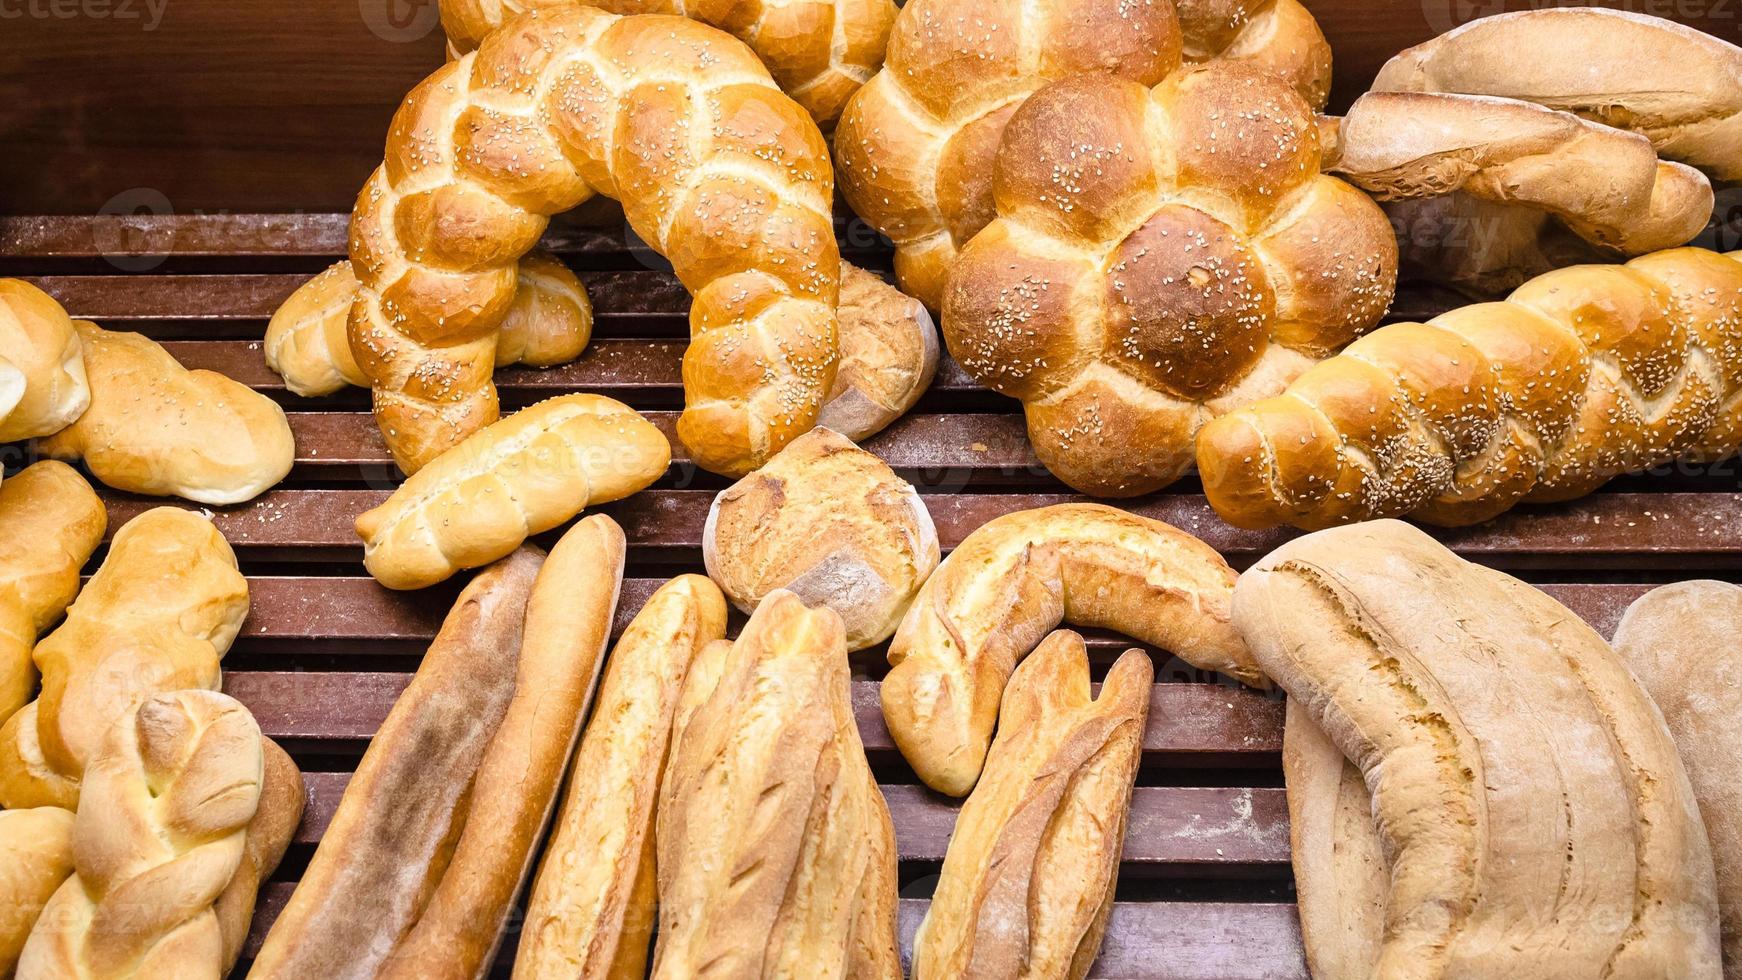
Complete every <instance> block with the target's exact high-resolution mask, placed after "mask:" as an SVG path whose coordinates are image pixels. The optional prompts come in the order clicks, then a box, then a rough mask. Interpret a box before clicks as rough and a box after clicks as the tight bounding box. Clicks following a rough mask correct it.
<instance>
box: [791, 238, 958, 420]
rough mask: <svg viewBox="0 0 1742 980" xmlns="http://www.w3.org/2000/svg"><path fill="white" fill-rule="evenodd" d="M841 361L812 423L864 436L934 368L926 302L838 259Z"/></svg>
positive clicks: (925, 383) (911, 399) (909, 398)
mask: <svg viewBox="0 0 1742 980" xmlns="http://www.w3.org/2000/svg"><path fill="white" fill-rule="evenodd" d="M838 312H839V314H840V319H841V364H840V367H839V369H837V370H836V371H835V384H834V386H833V387H831V388H830V389H829V395H828V400H827V401H825V402H824V403H823V410H822V412H821V414H819V415H818V416H817V425H819V426H824V427H826V428H830V429H834V430H835V431H836V432H839V433H840V434H842V435H844V436H846V437H847V438H849V439H851V440H853V441H854V442H864V441H865V440H866V439H869V438H870V437H871V436H873V435H876V434H877V433H878V432H881V431H882V430H883V428H884V427H885V426H887V425H888V424H889V423H891V422H893V421H895V420H896V419H898V418H900V417H901V416H902V415H905V414H906V413H907V410H908V409H910V408H912V407H913V405H914V403H915V402H917V401H919V397H920V396H921V395H923V394H925V391H926V389H927V388H929V387H931V382H932V378H933V376H934V375H936V373H937V367H938V329H937V324H936V323H935V322H933V320H932V316H931V314H930V313H929V312H927V311H926V308H925V304H923V303H921V302H920V301H919V300H916V299H914V298H913V297H911V296H908V295H906V294H904V293H902V292H901V291H900V290H898V289H896V288H895V287H894V286H891V285H889V284H888V283H886V282H884V281H883V280H882V279H880V278H878V277H877V276H875V275H872V274H871V273H869V272H866V271H865V270H863V269H860V268H859V267H857V266H855V265H853V264H852V263H850V262H842V263H841V305H840V309H839V311H838Z"/></svg>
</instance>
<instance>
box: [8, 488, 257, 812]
mask: <svg viewBox="0 0 1742 980" xmlns="http://www.w3.org/2000/svg"><path fill="white" fill-rule="evenodd" d="M247 615H248V582H247V580H246V579H245V578H243V577H242V573H241V572H240V571H238V570H237V568H236V555H235V553H234V552H232V551H231V550H230V545H229V543H228V542H226V541H225V540H224V536H223V535H222V534H219V533H218V529H217V528H216V527H213V526H212V522H211V521H210V520H208V519H206V518H204V517H201V516H200V515H198V514H195V513H192V512H190V511H185V510H181V509H178V508H174V507H157V508H153V509H152V510H148V511H146V512H145V513H143V514H140V515H139V516H138V517H135V518H134V519H133V520H131V521H128V522H127V524H126V525H124V526H123V527H122V528H121V529H120V530H119V531H117V532H116V533H115V537H114V539H113V540H112V541H111V542H110V543H109V553H108V555H107V556H106V557H105V558H104V560H103V565H102V567H101V568H99V569H97V574H96V575H94V576H92V578H91V581H90V582H89V583H88V584H87V585H86V586H85V588H84V590H83V591H82V592H80V593H79V597H78V599H76V600H75V601H74V602H73V604H72V606H71V607H69V608H68V609H67V616H66V620H65V622H63V623H61V625H60V626H58V627H56V628H55V629H54V631H53V632H51V633H49V634H48V635H47V636H46V637H44V638H43V640H42V642H40V643H38V644H37V645H36V650H35V653H34V658H35V660H36V666H37V668H38V669H39V670H40V671H41V672H42V692H41V693H40V694H39V695H38V697H37V700H35V701H32V702H31V703H30V704H28V705H26V706H25V707H24V708H23V709H21V710H20V711H19V712H18V713H17V714H14V715H13V716H12V717H11V718H9V719H7V721H6V724H5V725H4V726H0V807H5V808H8V809H11V808H15V807H33V806H60V807H64V808H66V809H69V810H70V809H75V808H76V807H77V806H78V800H79V781H80V779H81V778H82V777H83V775H84V771H85V764H86V762H87V761H88V760H89V759H90V757H91V754H92V753H93V752H94V751H96V748H97V745H98V743H99V741H100V740H101V738H102V737H103V734H104V732H105V731H107V730H108V728H109V726H110V725H112V724H114V723H115V720H116V719H117V718H119V717H120V716H121V715H122V713H123V712H125V711H126V710H127V708H128V706H130V705H133V704H136V703H138V702H139V701H140V700H141V699H143V698H146V697H149V696H150V695H152V694H156V693H159V692H165V691H178V690H184V689H190V688H196V689H197V688H204V689H207V690H212V689H216V688H217V686H218V679H219V674H218V662H219V660H221V659H222V658H223V656H224V654H225V652H227V651H228V650H229V649H230V644H231V643H232V642H233V641H234V640H235V639H236V634H237V633H238V632H239V631H240V630H241V628H242V620H243V619H245V618H246V617H247Z"/></svg>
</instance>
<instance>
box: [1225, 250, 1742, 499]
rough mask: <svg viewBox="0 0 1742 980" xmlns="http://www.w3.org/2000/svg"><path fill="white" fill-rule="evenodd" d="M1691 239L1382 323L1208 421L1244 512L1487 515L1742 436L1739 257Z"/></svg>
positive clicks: (1711, 451) (1731, 445) (1713, 454)
mask: <svg viewBox="0 0 1742 980" xmlns="http://www.w3.org/2000/svg"><path fill="white" fill-rule="evenodd" d="M1739 257H1742V256H1739V255H1738V254H1737V253H1732V254H1731V255H1730V256H1723V255H1719V254H1717V253H1715V252H1708V251H1705V250H1703V249H1694V248H1682V249H1673V250H1670V251H1666V252H1657V253H1654V254H1652V255H1647V256H1642V257H1640V258H1637V259H1634V260H1633V261H1631V262H1629V263H1627V264H1626V265H1625V266H1577V267H1574V268H1570V269H1561V270H1559V271H1556V272H1550V273H1548V274H1546V275H1543V276H1539V277H1537V278H1536V279H1533V280H1531V281H1530V282H1528V283H1526V284H1525V285H1524V286H1522V287H1520V288H1519V289H1518V291H1516V292H1514V293H1513V294H1512V295H1511V297H1509V298H1508V299H1507V300H1506V301H1505V302H1503V303H1486V304H1481V305H1477V306H1467V307H1464V308H1462V309H1458V310H1453V311H1452V312H1450V313H1447V314H1445V315H1443V316H1439V317H1435V318H1434V319H1433V320H1430V321H1428V323H1427V324H1425V325H1424V324H1419V323H1398V324H1392V325H1390V326H1387V327H1384V328H1382V329H1380V330H1376V331H1374V332H1373V333H1371V334H1369V335H1368V336H1366V337H1363V338H1361V339H1360V340H1358V341H1356V342H1355V343H1354V344H1351V345H1350V346H1349V348H1348V350H1346V351H1344V352H1343V353H1342V354H1340V355H1338V356H1336V357H1333V358H1331V359H1329V360H1327V361H1325V362H1323V363H1322V364H1320V365H1318V366H1317V367H1315V368H1313V369H1312V370H1311V371H1308V372H1307V373H1306V374H1304V375H1302V376H1301V377H1300V379H1299V380H1297V381H1296V382H1295V383H1294V384H1292V385H1290V386H1289V388H1288V390H1287V391H1286V392H1285V393H1284V394H1282V395H1280V396H1278V397H1276V398H1273V399H1269V400H1267V401H1263V402H1259V403H1257V404H1255V405H1253V406H1251V407H1250V408H1247V409H1244V410H1242V411H1240V412H1236V413H1234V414H1232V415H1229V416H1226V417H1224V418H1222V419H1218V420H1217V421H1215V422H1213V423H1211V424H1210V425H1209V426H1207V427H1205V429H1204V431H1203V434H1202V435H1201V436H1200V437H1199V440H1198V470H1199V472H1200V473H1201V475H1202V476H1203V480H1204V492H1205V493H1206V494H1207V495H1208V496H1209V498H1210V503H1211V504H1212V505H1214V506H1215V508H1216V510H1217V511H1218V512H1219V513H1220V514H1221V515H1222V516H1223V517H1224V518H1225V519H1227V520H1228V521H1229V522H1230V523H1233V524H1235V525H1238V526H1240V527H1270V526H1273V525H1276V524H1282V523H1288V524H1294V525H1296V526H1298V527H1305V528H1315V527H1326V526H1329V525H1333V524H1341V523H1346V522H1349V521H1360V520H1367V519H1369V518H1374V517H1389V516H1399V515H1404V514H1409V515H1411V516H1413V517H1415V518H1417V519H1419V520H1423V521H1427V522H1428V523H1432V524H1446V525H1462V524H1473V523H1476V522H1478V521H1483V520H1487V519H1488V518H1490V517H1493V516H1494V515H1496V514H1499V513H1501V512H1502V511H1504V510H1506V509H1508V508H1510V507H1511V506H1513V505H1514V504H1516V503H1518V502H1519V501H1521V500H1523V501H1558V500H1570V499H1572V498H1574V497H1579V496H1582V495H1584V494H1586V493H1589V492H1591V491H1592V490H1594V489H1596V488H1597V487H1599V486H1601V485H1602V484H1603V483H1605V482H1607V481H1608V480H1610V479H1611V478H1613V477H1615V476H1618V475H1620V474H1622V473H1628V472H1632V471H1635V470H1640V469H1645V468H1649V467H1652V466H1656V465H1659V464H1661V463H1667V462H1669V461H1671V460H1674V459H1687V460H1690V461H1711V460H1716V459H1721V458H1723V457H1725V456H1728V455H1730V454H1731V453H1733V452H1734V451H1735V450H1736V448H1737V446H1739V445H1742V398H1738V394H1739V392H1742V261H1738V258H1739Z"/></svg>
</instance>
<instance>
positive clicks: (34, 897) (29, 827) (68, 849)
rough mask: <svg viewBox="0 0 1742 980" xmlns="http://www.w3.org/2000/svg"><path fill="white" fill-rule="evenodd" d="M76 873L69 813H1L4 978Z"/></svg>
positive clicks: (0, 965) (0, 972) (0, 966)
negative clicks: (51, 903)
mask: <svg viewBox="0 0 1742 980" xmlns="http://www.w3.org/2000/svg"><path fill="white" fill-rule="evenodd" d="M72 873H73V813H72V811H71V810H63V809H61V808H60V807H54V806H43V807H36V808H34V809H29V810H0V977H10V976H12V971H13V970H14V969H15V968H16V967H17V966H18V954H19V953H21V952H23V950H24V941H25V940H26V939H28V938H30V930H31V928H32V927H34V926H35V925H36V917H37V916H38V915H39V914H41V912H42V907H43V906H44V905H47V904H48V900H49V898H50V896H52V895H54V893H55V891H56V890H57V889H59V888H60V886H61V883H62V882H65V881H66V880H67V879H68V878H70V877H72Z"/></svg>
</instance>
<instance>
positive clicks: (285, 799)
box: [212, 738, 308, 976]
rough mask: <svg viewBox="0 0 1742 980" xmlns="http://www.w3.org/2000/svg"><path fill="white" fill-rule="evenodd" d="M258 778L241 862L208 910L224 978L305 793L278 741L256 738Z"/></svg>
mask: <svg viewBox="0 0 1742 980" xmlns="http://www.w3.org/2000/svg"><path fill="white" fill-rule="evenodd" d="M260 750H261V755H262V776H261V779H260V806H259V808H258V809H256V810H255V811H254V819H253V820H250V821H248V831H247V834H248V836H247V840H246V841H245V842H244V843H243V845H242V861H241V863H240V864H238V865H237V866H236V873H235V874H234V875H231V876H230V883H229V884H228V885H226V886H224V891H223V893H222V894H220V895H219V896H218V900H217V901H216V902H214V903H212V911H213V912H215V913H217V916H218V932H219V934H220V935H221V936H222V937H223V944H224V956H223V969H222V971H221V973H222V974H223V975H224V976H229V974H230V971H231V970H232V969H233V968H234V967H235V966H236V960H237V959H238V958H239V957H240V956H241V955H242V944H243V943H245V942H246V941H247V940H248V927H249V925H250V924H251V923H252V922H253V921H254V903H255V900H256V899H258V898H259V896H260V885H261V884H262V883H263V882H264V881H266V879H267V877H268V876H269V875H271V874H272V872H273V871H274V870H276V869H277V868H278V862H279V861H282V860H283V859H284V852H285V851H286V850H287V849H288V848H289V847H290V840H291V838H292V837H294V836H295V835H296V828H297V825H298V824H300V823H301V822H302V812H303V809H304V808H305V807H306V806H307V804H308V793H307V790H306V788H305V787H304V785H303V781H302V771H301V770H299V769H297V767H296V763H295V762H293V761H291V758H290V756H289V755H288V754H286V753H285V751H284V750H283V749H282V748H279V746H278V743H277V742H274V741H273V740H272V739H269V738H263V739H261V740H260Z"/></svg>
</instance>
